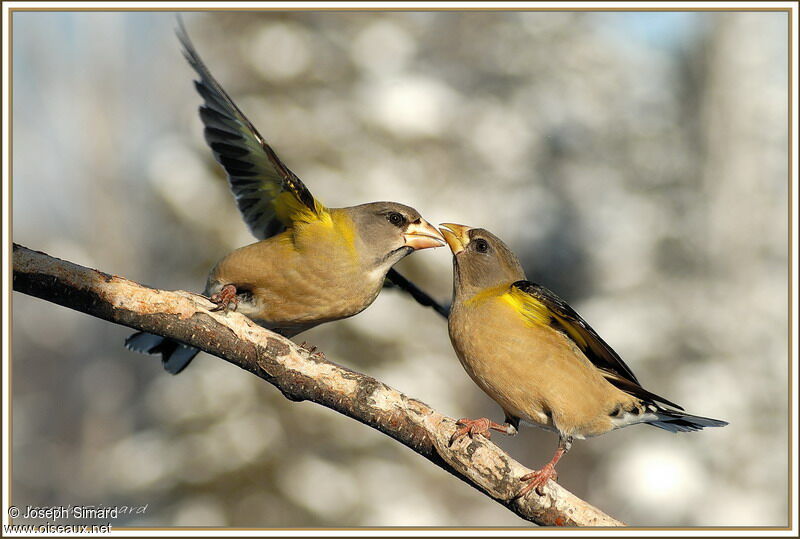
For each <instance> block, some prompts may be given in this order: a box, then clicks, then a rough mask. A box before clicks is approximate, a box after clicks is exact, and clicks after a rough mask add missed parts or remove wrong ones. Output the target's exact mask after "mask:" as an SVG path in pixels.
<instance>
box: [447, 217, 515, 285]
mask: <svg viewBox="0 0 800 539" xmlns="http://www.w3.org/2000/svg"><path fill="white" fill-rule="evenodd" d="M439 230H440V231H441V232H442V235H443V236H444V239H445V241H447V244H448V245H449V246H450V250H451V251H452V252H453V297H454V299H455V300H456V301H459V300H463V299H467V298H469V297H471V296H473V295H475V294H476V293H478V292H481V291H483V290H486V289H489V288H494V287H498V286H506V285H511V284H512V283H514V282H516V281H520V280H523V279H525V271H524V270H523V269H522V265H521V264H520V263H519V259H518V258H517V256H516V255H515V254H514V253H513V252H512V251H511V249H509V248H508V246H507V245H506V244H505V243H503V242H502V240H501V239H500V238H498V237H497V236H495V235H494V234H492V233H491V232H489V231H487V230H484V229H482V228H470V227H467V226H464V225H456V224H453V223H442V224H440V225H439Z"/></svg>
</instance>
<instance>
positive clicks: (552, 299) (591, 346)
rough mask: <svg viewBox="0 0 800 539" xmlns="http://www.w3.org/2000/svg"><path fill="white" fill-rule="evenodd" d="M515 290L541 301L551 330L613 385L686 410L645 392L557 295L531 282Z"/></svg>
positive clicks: (516, 284) (598, 338) (618, 358)
mask: <svg viewBox="0 0 800 539" xmlns="http://www.w3.org/2000/svg"><path fill="white" fill-rule="evenodd" d="M512 286H513V287H514V288H517V289H518V290H520V291H521V292H524V293H525V294H528V295H529V296H532V297H533V298H535V299H536V300H538V301H540V302H541V303H543V304H544V305H546V306H547V308H548V309H549V310H550V311H551V312H552V313H555V314H556V315H557V316H553V317H551V319H550V324H551V326H552V327H554V328H556V329H558V330H559V331H561V332H562V333H564V334H565V335H566V336H567V337H569V338H570V339H572V341H573V342H574V343H575V345H576V346H577V347H578V348H580V350H581V351H582V352H583V353H584V354H585V355H586V357H587V358H588V359H589V360H590V361H591V362H592V363H593V364H594V365H595V366H596V367H597V368H598V369H600V370H601V371H603V373H604V374H605V375H606V379H607V380H608V381H609V382H610V383H611V384H613V385H614V386H616V387H617V388H619V389H621V390H622V391H625V392H626V393H629V394H631V395H634V396H636V397H638V398H640V399H642V400H644V401H646V402H661V403H664V404H667V405H669V406H673V407H675V408H677V409H679V410H683V408H682V407H680V406H678V405H677V404H675V403H674V402H671V401H668V400H667V399H665V398H663V397H660V396H658V395H656V394H655V393H651V392H649V391H647V390H646V389H644V388H643V387H642V386H641V384H640V383H639V380H637V378H636V375H635V374H633V371H632V370H631V369H630V367H628V365H626V364H625V362H624V361H622V358H621V357H619V354H617V353H616V352H615V351H614V349H613V348H611V346H609V345H608V343H606V342H605V341H604V340H603V339H602V338H601V337H600V335H598V334H597V332H596V331H595V330H594V329H592V326H590V325H589V324H587V323H586V321H585V320H584V319H583V318H582V317H581V316H580V315H579V314H578V313H576V312H575V310H574V309H573V308H572V307H570V306H569V305H568V304H567V302H566V301H564V300H562V299H561V298H560V297H558V296H557V295H556V294H555V293H553V292H552V291H550V290H548V289H547V288H545V287H544V286H542V285H539V284H536V283H532V282H530V281H517V282H516V283H514V284H513V285H512ZM574 333H577V335H575V334H574Z"/></svg>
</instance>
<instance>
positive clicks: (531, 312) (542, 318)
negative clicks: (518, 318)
mask: <svg viewBox="0 0 800 539" xmlns="http://www.w3.org/2000/svg"><path fill="white" fill-rule="evenodd" d="M502 299H503V300H504V301H505V302H506V303H508V304H509V305H511V306H512V307H513V308H514V310H516V311H517V312H518V313H520V314H521V315H522V316H523V317H524V318H525V321H526V322H527V323H528V325H530V326H549V325H550V319H551V318H552V316H553V313H552V312H551V311H550V309H548V308H547V305H545V304H544V303H542V302H541V301H539V300H538V299H536V298H534V297H533V296H531V295H530V294H526V293H525V292H523V291H522V290H520V289H519V288H516V287H514V286H512V287H511V288H510V289H509V290H508V291H507V292H506V293H505V294H503V295H502Z"/></svg>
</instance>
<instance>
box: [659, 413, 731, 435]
mask: <svg viewBox="0 0 800 539" xmlns="http://www.w3.org/2000/svg"><path fill="white" fill-rule="evenodd" d="M652 415H654V416H655V418H654V419H650V420H648V421H647V424H648V425H653V426H654V427H658V428H660V429H664V430H668V431H670V432H692V431H696V430H702V429H704V428H705V427H724V426H725V425H727V424H728V422H727V421H722V420H720V419H711V418H710V417H701V416H697V415H691V414H687V413H684V412H679V411H677V410H667V409H665V408H661V407H659V408H658V409H657V411H656V412H655V413H654V414H652Z"/></svg>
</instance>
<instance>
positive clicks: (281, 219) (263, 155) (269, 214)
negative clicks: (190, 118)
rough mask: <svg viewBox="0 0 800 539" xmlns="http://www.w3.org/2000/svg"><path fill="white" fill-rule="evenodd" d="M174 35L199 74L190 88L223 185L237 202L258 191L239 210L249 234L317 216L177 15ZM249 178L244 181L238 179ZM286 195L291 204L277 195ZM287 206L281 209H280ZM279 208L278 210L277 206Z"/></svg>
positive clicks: (319, 209)
mask: <svg viewBox="0 0 800 539" xmlns="http://www.w3.org/2000/svg"><path fill="white" fill-rule="evenodd" d="M175 33H176V35H177V37H178V40H179V41H180V43H181V45H182V47H183V51H182V52H183V56H184V57H185V58H186V60H187V62H188V63H189V65H190V66H191V67H192V69H194V71H195V72H196V73H197V75H198V76H199V80H196V81H195V82H194V85H195V88H196V90H197V92H198V93H199V94H200V96H201V97H202V98H203V102H204V104H203V105H202V106H201V107H200V109H199V112H200V119H201V120H202V121H203V124H204V126H205V130H204V136H205V139H206V142H207V144H208V145H209V146H210V147H211V150H212V152H213V154H214V158H215V159H216V160H217V162H219V163H220V164H221V165H222V166H223V168H224V169H225V171H226V172H227V174H228V182H229V184H230V187H231V190H232V191H233V194H234V196H235V197H236V199H237V202H238V201H239V200H240V199H241V198H242V196H245V195H246V196H251V195H252V193H250V192H247V193H245V192H243V190H248V191H253V192H257V193H258V196H257V197H255V198H257V202H255V203H251V204H247V205H242V204H239V210H240V211H241V213H242V216H243V217H244V220H245V222H246V223H247V225H248V226H249V227H250V230H251V231H252V232H253V234H254V235H255V236H256V237H257V238H259V239H264V238H267V237H269V236H270V235H273V234H275V233H276V232H279V231H280V230H283V229H284V228H286V227H288V226H291V225H292V223H293V222H294V218H295V217H297V218H300V219H303V220H307V219H309V218H312V216H316V217H321V216H322V214H323V212H325V208H324V206H322V205H321V204H320V203H319V202H318V201H316V200H315V199H314V197H313V195H312V194H311V192H310V191H309V190H308V188H307V187H306V186H305V185H304V184H303V182H302V181H300V179H299V178H298V177H297V176H296V175H295V174H294V173H293V172H292V171H291V170H289V168H288V167H287V166H286V165H284V164H283V162H282V161H281V160H280V159H279V158H278V156H277V154H276V153H275V151H274V150H273V149H272V148H271V147H270V146H269V145H268V144H267V143H266V142H265V141H264V137H262V136H261V134H260V133H259V132H258V130H257V129H256V128H255V126H254V125H253V124H252V123H251V122H250V120H248V119H247V117H246V116H245V115H244V113H243V112H242V111H241V109H239V107H238V106H237V105H236V103H234V101H233V99H231V97H230V96H229V95H228V93H227V92H226V91H225V89H224V88H222V85H220V84H219V82H217V80H216V79H215V78H214V77H213V75H211V72H210V71H209V70H208V68H207V67H206V65H205V63H204V62H203V60H202V59H201V58H200V55H199V54H198V53H197V50H196V49H195V47H194V44H193V43H192V41H191V39H190V38H189V34H188V32H187V31H186V28H185V26H184V24H183V20H182V19H181V17H180V16H178V27H177V28H176V30H175ZM243 180H248V181H243ZM285 191H288V192H290V193H291V194H292V195H293V197H294V199H295V201H296V202H292V201H291V199H285V198H284V197H280V198H279V195H280V194H281V193H282V192H285ZM284 205H286V206H284ZM279 206H280V208H279Z"/></svg>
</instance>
